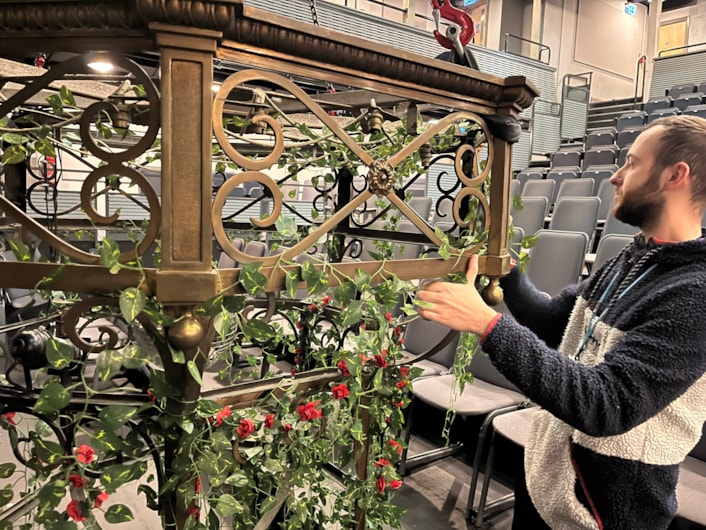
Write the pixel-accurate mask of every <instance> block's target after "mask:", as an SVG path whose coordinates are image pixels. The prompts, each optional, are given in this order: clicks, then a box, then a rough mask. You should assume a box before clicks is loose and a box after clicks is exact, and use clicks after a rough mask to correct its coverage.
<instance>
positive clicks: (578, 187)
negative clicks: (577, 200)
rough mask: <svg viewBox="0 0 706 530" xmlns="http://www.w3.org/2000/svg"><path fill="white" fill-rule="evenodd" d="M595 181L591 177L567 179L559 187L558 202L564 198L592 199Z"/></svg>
mask: <svg viewBox="0 0 706 530" xmlns="http://www.w3.org/2000/svg"><path fill="white" fill-rule="evenodd" d="M593 185H594V181H593V179H592V178H590V177H584V176H581V178H575V179H566V180H563V181H562V182H561V184H560V185H559V191H558V192H557V194H556V200H559V199H561V198H562V197H590V196H591V195H593Z"/></svg>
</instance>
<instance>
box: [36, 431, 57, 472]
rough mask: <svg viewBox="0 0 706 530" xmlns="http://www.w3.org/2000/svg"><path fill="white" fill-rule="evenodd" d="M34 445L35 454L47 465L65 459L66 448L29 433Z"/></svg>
mask: <svg viewBox="0 0 706 530" xmlns="http://www.w3.org/2000/svg"><path fill="white" fill-rule="evenodd" d="M29 437H30V438H31V439H32V442H33V443H34V452H35V453H36V454H37V456H38V457H39V458H41V459H42V460H43V461H44V462H45V463H46V464H50V465H51V464H55V463H57V462H59V461H60V460H61V459H63V458H64V456H65V454H64V448H63V447H62V446H61V445H59V444H58V443H56V442H52V441H51V440H46V439H44V438H42V437H40V436H39V435H38V434H37V433H36V432H31V433H29Z"/></svg>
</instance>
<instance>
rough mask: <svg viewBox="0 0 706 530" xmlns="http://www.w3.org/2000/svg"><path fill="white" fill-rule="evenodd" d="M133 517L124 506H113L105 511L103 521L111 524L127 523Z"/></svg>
mask: <svg viewBox="0 0 706 530" xmlns="http://www.w3.org/2000/svg"><path fill="white" fill-rule="evenodd" d="M133 519H135V517H134V516H133V515H132V512H131V511H130V508H128V507H127V506H125V505H124V504H113V505H112V506H111V507H110V508H108V509H107V510H106V511H105V520H106V522H108V523H111V524H118V523H127V522H128V521H132V520H133Z"/></svg>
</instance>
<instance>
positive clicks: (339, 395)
mask: <svg viewBox="0 0 706 530" xmlns="http://www.w3.org/2000/svg"><path fill="white" fill-rule="evenodd" d="M331 392H333V397H335V398H336V399H343V398H345V397H348V396H349V395H350V393H351V391H350V390H348V387H347V386H346V384H345V383H341V384H340V385H336V386H334V387H333V388H331Z"/></svg>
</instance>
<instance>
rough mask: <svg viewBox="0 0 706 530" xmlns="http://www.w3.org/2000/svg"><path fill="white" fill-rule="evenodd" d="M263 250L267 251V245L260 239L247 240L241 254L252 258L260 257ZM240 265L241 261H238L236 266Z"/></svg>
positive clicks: (263, 254) (262, 254) (262, 255)
mask: <svg viewBox="0 0 706 530" xmlns="http://www.w3.org/2000/svg"><path fill="white" fill-rule="evenodd" d="M265 252H267V245H265V244H264V243H263V242H262V241H248V242H247V243H246V244H245V247H244V248H243V254H245V255H247V256H251V257H253V258H262V257H264V256H265ZM240 265H242V263H239V264H238V265H237V266H240Z"/></svg>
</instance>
